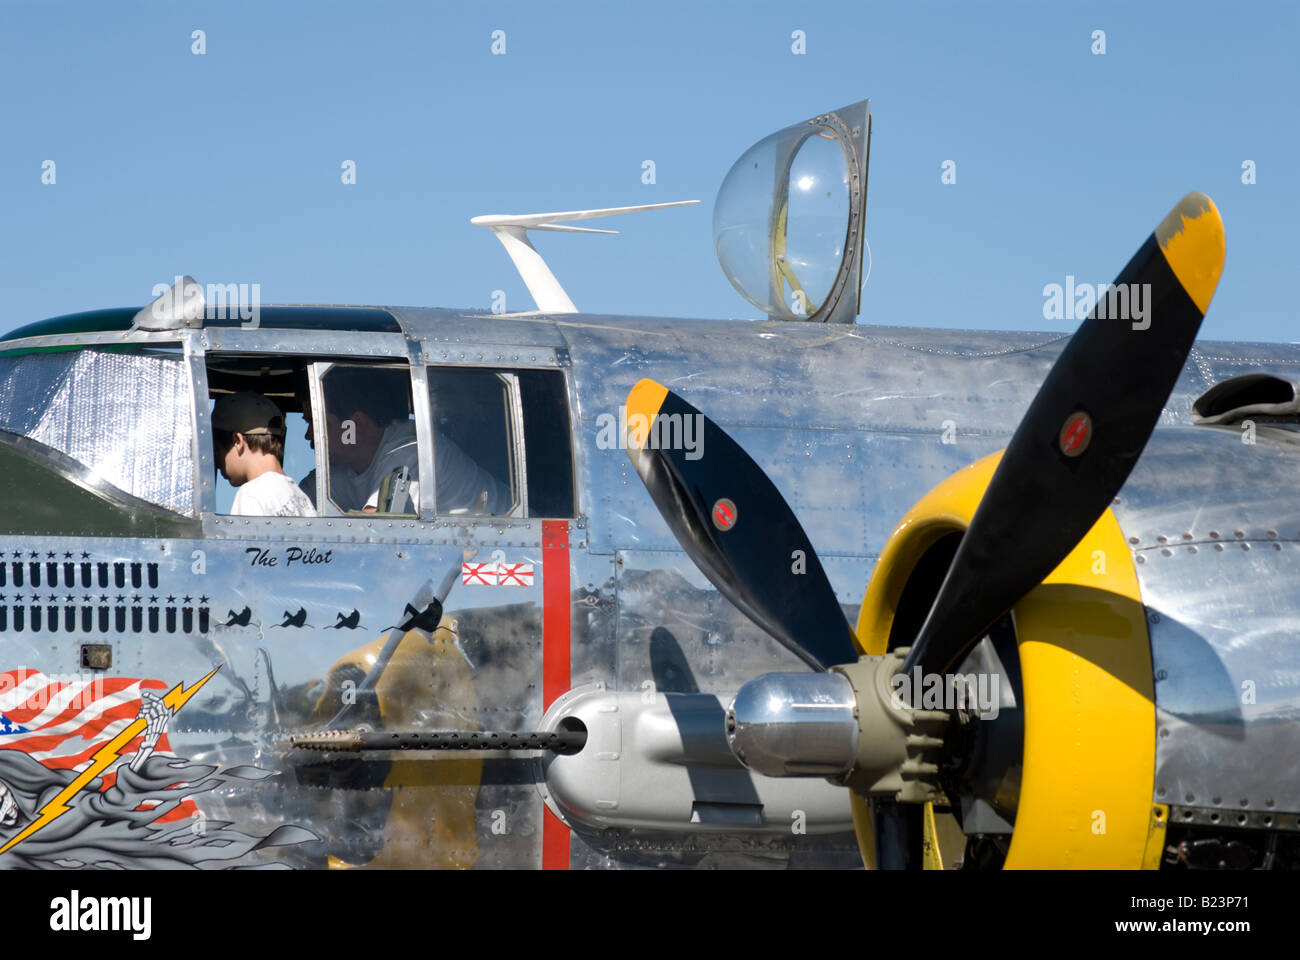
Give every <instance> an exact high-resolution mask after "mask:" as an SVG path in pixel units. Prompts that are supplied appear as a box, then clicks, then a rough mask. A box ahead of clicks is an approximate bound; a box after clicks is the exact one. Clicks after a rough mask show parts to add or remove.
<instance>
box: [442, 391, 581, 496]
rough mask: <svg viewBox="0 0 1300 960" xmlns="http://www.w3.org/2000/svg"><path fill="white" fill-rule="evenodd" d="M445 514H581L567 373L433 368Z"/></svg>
mask: <svg viewBox="0 0 1300 960" xmlns="http://www.w3.org/2000/svg"><path fill="white" fill-rule="evenodd" d="M428 380H429V402H430V408H431V412H432V417H433V446H434V476H435V478H436V480H437V491H436V494H437V495H436V498H435V500H436V509H437V513H438V515H439V516H456V515H459V514H468V515H471V516H475V515H477V516H529V517H556V518H558V517H572V516H574V501H575V497H574V480H573V444H572V433H571V424H570V419H569V398H568V392H567V390H566V387H565V380H564V373H563V371H560V370H490V369H482V368H458V367H429V368H428Z"/></svg>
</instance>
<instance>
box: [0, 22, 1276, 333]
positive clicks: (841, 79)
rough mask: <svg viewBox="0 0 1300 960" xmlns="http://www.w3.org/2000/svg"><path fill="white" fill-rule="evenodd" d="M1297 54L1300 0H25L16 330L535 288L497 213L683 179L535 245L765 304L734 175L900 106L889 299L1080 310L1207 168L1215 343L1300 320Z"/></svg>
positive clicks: (886, 268) (882, 127)
mask: <svg viewBox="0 0 1300 960" xmlns="http://www.w3.org/2000/svg"><path fill="white" fill-rule="evenodd" d="M194 30H203V31H204V34H205V43H206V52H205V53H204V54H203V55H201V56H199V55H195V54H194V53H192V44H193V42H194V41H193V40H192V32H193V31H194ZM494 30H503V31H505V37H506V53H505V55H504V56H500V55H493V54H492V52H491V48H492V42H493V41H492V33H493V31H494ZM795 30H802V31H804V33H805V36H806V50H807V52H806V53H805V54H802V55H797V54H795V53H793V52H792V44H793V40H792V38H791V35H792V33H793V32H794V31H795ZM1094 30H1104V31H1105V38H1106V52H1105V54H1104V55H1096V54H1094V53H1093V52H1092V50H1091V48H1092V46H1093V40H1092V33H1093V31H1094ZM1298 42H1300V4H1297V3H1295V2H1245V3H1238V4H1226V3H1225V4H1203V3H1154V2H1146V3H1096V4H1091V3H999V4H986V3H974V2H969V0H961V2H952V3H948V2H943V3H902V2H892V3H888V4H869V3H863V2H854V3H844V4H832V3H820V2H818V3H812V4H810V5H808V6H807V7H803V6H800V5H794V4H790V3H768V2H758V3H744V4H737V3H725V4H724V3H704V2H694V3H678V2H660V0H656V2H654V3H649V4H640V5H635V6H633V5H615V4H610V3H607V2H606V3H592V4H566V3H545V4H540V3H535V2H533V3H484V4H478V5H472V6H471V5H463V6H462V5H451V4H436V5H435V4H428V3H419V4H416V3H410V4H407V3H383V2H374V3H366V4H355V3H329V2H324V3H312V4H298V3H272V4H263V3H241V2H228V0H227V2H221V3H204V2H187V3H176V2H158V3H125V2H122V3H75V4H74V3H36V2H12V0H10V2H0V114H2V116H3V126H2V127H0V130H3V135H2V137H3V138H2V139H0V222H2V223H3V228H4V229H3V230H0V290H2V291H3V293H4V299H5V305H6V314H5V316H4V317H3V319H0V331H6V330H10V329H12V328H14V327H16V326H19V325H21V324H24V323H28V322H31V321H33V320H36V319H40V318H42V317H47V316H54V315H58V314H62V313H68V312H72V311H76V310H85V309H93V308H98V307H106V306H121V305H135V304H143V303H144V302H145V301H146V300H148V299H149V294H150V291H151V289H152V287H153V285H154V284H155V283H158V282H159V281H164V280H170V278H171V277H172V276H173V275H174V274H177V273H182V272H185V273H190V274H192V275H193V276H194V277H196V278H197V279H198V280H200V281H201V282H204V283H218V282H220V283H232V282H233V283H258V284H260V287H261V298H262V302H263V303H301V302H306V303H380V304H384V303H390V304H413V305H428V306H452V307H472V308H479V309H486V308H487V307H488V306H489V305H490V303H491V298H492V293H493V291H494V290H498V289H500V290H504V291H505V292H506V296H507V305H508V307H509V308H510V309H531V308H532V302H531V300H530V299H529V297H528V294H527V292H526V289H525V288H524V286H523V284H522V282H521V281H520V280H519V279H518V277H517V275H516V274H515V273H514V270H513V268H512V267H511V266H510V263H509V260H508V259H507V258H506V256H505V254H504V251H502V250H501V248H500V246H499V245H498V244H497V242H496V240H495V239H494V238H493V237H492V236H491V234H490V233H488V232H487V231H486V230H484V229H483V228H480V227H473V226H471V225H470V224H469V222H468V220H469V218H470V217H471V216H474V215H476V214H485V213H520V212H535V211H545V210H565V209H573V208H576V207H595V206H613V205H620V204H631V203H651V202H658V201H664V200H677V199H699V200H701V201H703V202H702V203H701V204H700V206H698V207H694V208H686V209H684V210H674V211H660V212H655V213H648V214H642V215H638V216H636V217H624V218H619V219H617V220H610V221H607V222H605V223H600V222H597V223H595V224H593V225H594V226H608V227H609V228H613V229H618V230H620V231H622V233H621V235H620V236H618V237H583V236H578V237H563V236H558V235H554V234H551V235H546V234H543V235H541V236H540V237H538V239H537V240H536V243H537V246H538V247H539V249H540V250H541V251H542V252H543V254H544V255H545V256H546V258H547V260H548V262H550V264H551V266H552V267H553V269H554V270H555V272H556V273H557V275H558V276H559V278H560V280H561V281H562V282H563V283H564V285H565V287H566V288H567V290H568V292H569V293H570V295H571V296H572V297H573V299H574V301H575V302H576V303H577V305H578V306H579V307H580V308H581V309H583V310H586V311H593V312H602V313H642V314H660V315H672V316H698V317H727V316H754V315H755V313H756V311H755V310H754V308H752V307H751V306H750V305H749V304H747V303H746V302H745V301H743V300H742V299H741V298H740V297H739V296H738V295H737V294H736V293H735V292H734V291H733V290H732V289H731V287H730V285H729V284H728V283H727V281H726V279H725V277H724V276H723V274H722V272H721V270H720V269H719V267H718V264H717V260H716V258H715V256H714V253H713V245H712V238H711V231H710V227H711V221H712V205H713V197H714V194H715V191H716V190H717V187H718V185H719V184H720V183H721V180H722V178H723V176H724V175H725V174H726V172H727V170H728V168H729V167H730V165H731V163H732V162H733V161H734V160H735V159H736V158H737V157H738V156H739V155H740V154H741V153H742V152H743V151H744V150H745V149H747V148H748V147H749V146H750V144H752V143H753V142H755V141H756V140H758V139H760V138H761V137H763V136H764V135H766V134H767V133H769V132H771V131H773V130H775V129H777V128H779V127H782V126H785V125H787V124H790V123H794V122H796V121H799V120H802V119H804V118H805V117H808V116H811V115H813V114H815V113H818V112H820V111H822V110H824V109H827V108H833V107H838V106H841V105H844V104H846V103H849V102H852V101H854V100H858V99H862V98H865V97H870V98H871V100H872V107H873V114H874V138H873V143H872V157H871V159H872V164H871V171H870V187H869V194H868V202H867V233H868V239H869V242H870V244H871V250H872V261H873V266H872V273H871V277H870V280H869V282H868V284H867V286H866V288H865V290H864V295H863V311H862V314H861V316H860V317H859V322H861V323H868V324H870V323H888V324H902V325H915V326H941V327H977V328H997V329H1049V330H1050V329H1060V330H1069V329H1072V327H1073V326H1074V324H1073V322H1072V321H1068V320H1046V319H1044V317H1043V300H1044V298H1043V292H1042V291H1043V287H1044V285H1046V284H1049V283H1064V281H1065V277H1066V275H1067V274H1070V275H1074V276H1075V277H1076V278H1077V279H1078V280H1080V281H1090V282H1102V281H1106V280H1109V279H1111V278H1112V277H1113V276H1114V275H1115V274H1116V273H1117V272H1118V270H1119V268H1120V267H1122V266H1123V264H1124V263H1125V262H1126V261H1127V259H1128V258H1129V256H1131V255H1132V253H1133V252H1134V251H1135V250H1136V248H1137V247H1138V245H1139V244H1140V243H1141V242H1142V240H1143V239H1144V238H1145V237H1146V235H1147V234H1148V233H1149V232H1150V231H1151V229H1152V228H1153V227H1154V226H1155V224H1156V223H1158V222H1159V220H1160V219H1161V218H1162V217H1163V216H1164V214H1165V213H1166V212H1167V210H1168V209H1169V208H1170V207H1171V206H1173V204H1174V203H1175V202H1176V201H1177V200H1178V198H1179V197H1180V196H1182V195H1183V194H1184V193H1186V192H1187V191H1189V190H1201V191H1204V192H1206V193H1208V194H1209V195H1210V196H1211V197H1213V198H1214V199H1215V201H1216V202H1217V204H1218V206H1219V209H1220V211H1221V213H1222V215H1223V219H1224V222H1225V224H1226V228H1227V235H1228V260H1227V267H1226V270H1225V274H1224V277H1223V280H1222V282H1221V284H1220V286H1219V292H1218V295H1217V297H1216V299H1215V301H1214V303H1213V305H1212V307H1211V310H1210V314H1209V316H1208V318H1207V320H1206V322H1205V325H1204V327H1203V328H1202V337H1203V338H1206V339H1248V340H1275V341H1289V340H1300V334H1297V333H1296V332H1295V328H1296V324H1295V317H1296V314H1297V311H1296V308H1295V306H1294V304H1293V302H1292V300H1291V297H1292V293H1293V285H1294V278H1295V276H1296V262H1297V254H1300V241H1298V240H1297V223H1298V221H1300V183H1298V182H1297V177H1296V174H1295V168H1296V165H1297V163H1300V133H1298V132H1297V122H1296V121H1297V111H1296V107H1295V96H1296V94H1297V92H1298V91H1300V67H1298V66H1297V45H1298ZM647 159H649V160H653V161H654V162H655V168H656V182H655V183H654V184H652V185H647V184H643V183H642V182H641V173H642V162H643V161H644V160H647ZM46 160H53V161H55V164H56V167H55V169H56V183H54V184H53V185H47V184H43V183H42V182H41V177H42V163H43V162H44V161H46ZM345 160H352V161H354V162H355V163H356V170H357V174H356V181H357V182H356V183H355V184H354V185H344V184H343V183H341V177H340V172H341V164H342V162H343V161H345ZM945 160H953V161H954V162H955V163H956V170H957V182H956V183H955V184H948V185H946V184H943V183H941V179H940V177H941V172H942V171H941V166H942V164H943V162H944V161H945ZM1247 160H1249V161H1253V162H1254V164H1255V170H1256V181H1257V182H1256V183H1254V184H1251V185H1246V184H1243V183H1242V163H1243V162H1244V161H1247Z"/></svg>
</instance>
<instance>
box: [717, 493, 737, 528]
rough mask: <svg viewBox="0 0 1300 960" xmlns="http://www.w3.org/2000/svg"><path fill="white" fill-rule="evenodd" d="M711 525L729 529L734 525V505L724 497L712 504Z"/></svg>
mask: <svg viewBox="0 0 1300 960" xmlns="http://www.w3.org/2000/svg"><path fill="white" fill-rule="evenodd" d="M713 525H714V526H715V527H717V528H718V529H719V530H730V529H731V528H732V527H734V526H735V525H736V505H735V504H734V503H732V502H731V501H730V500H728V499H727V498H726V497H723V498H722V499H721V500H719V501H718V502H717V503H715V504H714V505H713Z"/></svg>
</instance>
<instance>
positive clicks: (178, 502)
mask: <svg viewBox="0 0 1300 960" xmlns="http://www.w3.org/2000/svg"><path fill="white" fill-rule="evenodd" d="M191 397H192V394H191V386H190V375H189V368H188V365H187V364H186V363H185V361H184V358H183V356H182V354H181V352H180V349H179V347H168V346H166V345H150V346H147V347H143V346H136V345H131V346H129V347H128V346H123V347H113V348H109V349H95V348H89V347H88V348H84V349H74V350H54V351H43V352H38V351H30V352H27V351H24V352H13V353H7V354H5V355H3V356H0V430H2V431H5V432H7V433H9V434H14V435H18V436H22V437H26V438H28V439H29V440H34V441H36V442H37V443H40V444H44V445H45V446H47V447H50V448H52V449H54V450H56V451H58V452H59V453H62V454H65V455H67V456H68V457H71V458H72V459H74V460H76V461H78V462H80V463H81V464H83V465H84V466H85V467H87V468H88V470H89V471H90V472H91V473H93V474H94V475H96V476H97V477H98V478H100V479H102V480H105V481H107V482H108V483H110V484H112V485H113V486H115V487H117V488H118V489H120V490H122V491H125V492H126V493H128V494H131V495H132V496H134V497H138V498H139V499H141V500H146V501H148V502H150V503H153V504H156V505H158V506H160V507H165V508H166V509H168V510H173V511H175V512H176V513H180V514H184V515H187V516H192V515H193V514H194V422H193V419H194V418H193V414H192V410H193V401H192V399H191Z"/></svg>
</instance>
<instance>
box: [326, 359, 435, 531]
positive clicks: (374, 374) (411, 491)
mask: <svg viewBox="0 0 1300 960" xmlns="http://www.w3.org/2000/svg"><path fill="white" fill-rule="evenodd" d="M320 386H321V393H322V397H323V401H324V413H325V423H324V436H325V459H326V463H327V464H328V465H329V477H328V483H327V484H326V485H325V487H326V496H327V497H328V499H329V501H330V503H332V504H333V505H334V507H336V508H337V509H338V510H339V511H341V512H343V513H345V514H347V513H382V514H389V515H398V516H414V515H416V514H418V513H419V511H420V458H419V443H418V441H417V437H416V426H415V417H414V412H413V407H412V404H411V376H410V372H409V369H408V368H406V367H380V366H352V365H345V364H336V365H334V366H331V367H330V368H329V369H328V370H326V371H325V372H324V373H323V374H322V375H321V378H320ZM314 486H316V487H318V488H319V487H320V486H322V485H321V484H319V483H315V484H314ZM309 495H310V494H309Z"/></svg>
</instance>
